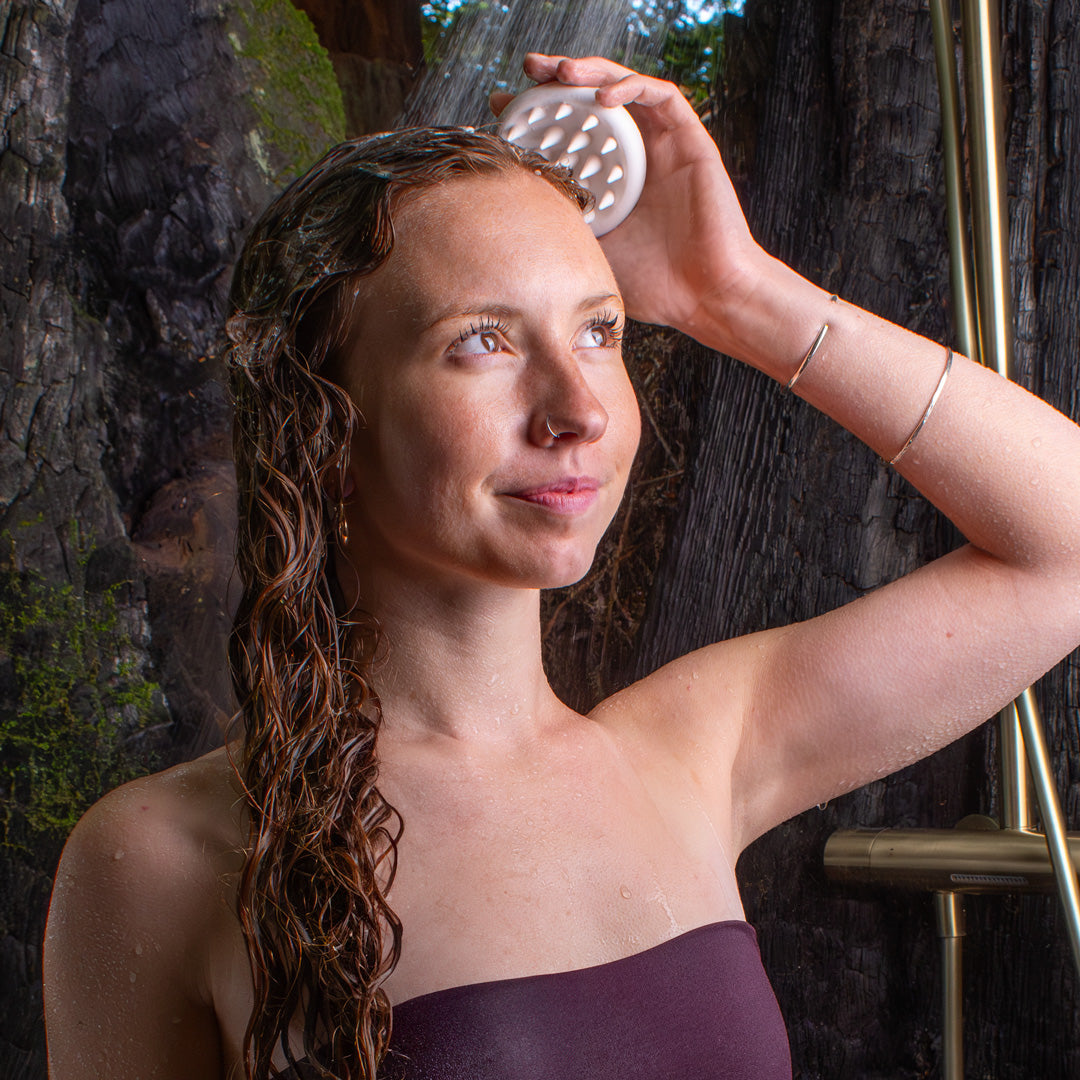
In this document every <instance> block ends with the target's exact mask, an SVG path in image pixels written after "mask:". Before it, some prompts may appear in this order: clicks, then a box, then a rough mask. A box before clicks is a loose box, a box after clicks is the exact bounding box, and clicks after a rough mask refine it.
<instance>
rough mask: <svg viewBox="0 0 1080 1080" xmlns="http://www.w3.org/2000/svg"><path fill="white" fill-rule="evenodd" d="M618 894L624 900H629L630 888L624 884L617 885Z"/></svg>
mask: <svg viewBox="0 0 1080 1080" xmlns="http://www.w3.org/2000/svg"><path fill="white" fill-rule="evenodd" d="M619 895H620V896H621V897H622V898H623V899H624V900H629V899H630V890H629V889H628V888H627V887H626V886H625V885H620V886H619Z"/></svg>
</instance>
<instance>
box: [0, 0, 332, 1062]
mask: <svg viewBox="0 0 1080 1080" xmlns="http://www.w3.org/2000/svg"><path fill="white" fill-rule="evenodd" d="M282 42H285V44H286V46H287V47H286V48H284V49H283V48H282ZM268 100H269V101H272V102H273V109H272V111H271V110H270V109H269V108H268V107H267V105H266V102H267V101H268ZM0 118H2V121H0V122H2V125H3V127H2V131H3V139H2V141H0V253H2V256H0V257H2V260H3V288H2V289H0V319H2V328H3V334H2V338H0V378H2V380H3V382H2V389H0V402H2V404H0V423H2V426H3V436H4V437H3V439H0V842H2V845H3V846H2V848H0V851H2V855H3V857H2V859H0V1018H2V1020H0V1075H3V1076H5V1077H12V1078H28V1080H29V1078H34V1080H37V1078H43V1077H44V1076H45V1057H44V1039H43V1031H42V1021H41V991H40V981H41V962H40V949H41V937H42V931H43V928H44V923H45V913H46V906H47V901H48V896H49V890H50V886H51V879H52V875H53V871H54V869H55V865H56V859H57V857H58V854H59V850H60V845H61V844H62V841H63V838H64V835H65V833H66V829H67V828H70V825H71V824H72V823H73V821H74V820H75V819H76V818H77V817H78V816H79V814H80V813H81V811H82V810H84V809H85V808H86V806H87V805H89V803H90V802H92V801H93V800H94V799H96V798H97V797H98V796H99V795H101V794H102V793H103V792H104V790H106V789H107V788H108V787H111V786H114V785H115V784H116V783H119V782H120V781H122V780H124V779H127V778H128V777H129V776H130V775H133V774H134V773H136V772H140V771H143V772H144V771H146V770H147V769H150V768H155V767H156V768H161V767H164V766H166V765H169V764H172V763H173V762H175V761H176V760H183V759H186V758H189V757H192V756H195V755H196V754H198V753H201V752H203V751H204V750H206V749H209V748H210V747H211V746H213V745H216V744H218V743H219V742H220V741H221V724H222V722H223V721H224V720H225V719H226V718H227V717H228V715H229V713H230V711H231V704H230V701H231V691H230V688H229V682H228V678H227V673H226V667H225V655H224V649H225V639H226V634H227V631H228V626H229V622H230V619H229V614H228V610H227V607H228V604H227V598H226V592H227V589H226V585H227V581H228V578H229V575H230V573H231V569H232V547H233V532H234V517H235V497H234V483H233V479H232V465H231V453H230V445H229V443H230V437H229V428H230V410H229V407H228V402H227V398H226V393H225V389H224V383H223V380H222V374H223V369H222V365H221V362H220V360H219V359H218V355H219V352H220V345H221V323H222V316H223V311H224V297H225V294H226V290H227V287H228V276H229V272H230V267H231V264H232V261H233V259H234V257H235V254H236V250H237V247H238V244H239V242H240V240H241V239H242V237H243V234H244V231H245V229H246V227H247V225H248V223H249V222H250V220H251V219H252V217H253V215H254V214H255V213H256V212H257V211H258V210H260V209H261V208H262V206H263V205H264V204H265V203H266V202H267V201H268V200H269V198H270V197H271V195H272V194H273V192H274V191H275V190H276V188H277V186H278V185H279V184H280V183H281V181H282V180H284V179H287V178H289V177H290V176H291V175H293V174H295V173H296V172H298V171H300V170H301V169H302V168H303V167H305V166H306V165H307V164H309V163H310V162H311V161H312V160H314V158H315V157H316V156H317V155H318V154H319V153H321V152H322V150H323V149H324V148H325V147H326V146H327V145H328V144H329V143H331V142H333V141H336V140H337V139H338V138H340V137H341V135H342V134H343V123H342V119H343V118H342V110H341V100H340V94H339V91H338V89H337V86H336V83H335V80H334V77H333V72H332V69H331V67H330V64H329V62H328V60H327V58H326V56H325V53H323V52H322V50H321V49H320V48H319V45H318V42H317V40H316V38H315V34H314V31H313V29H312V27H311V25H310V23H309V22H308V20H307V19H306V17H305V16H303V15H302V14H301V13H299V12H298V11H297V10H296V9H295V8H293V7H292V6H291V5H290V4H289V3H288V2H287V0H228V2H226V3H218V2H216V0H215V2H213V3H210V2H203V0H186V2H185V0H176V2H167V3H161V4H150V3H145V2H144V0H109V2H107V3H106V2H103V0H81V2H75V0H49V2H40V0H8V2H7V3H5V4H3V5H0Z"/></svg>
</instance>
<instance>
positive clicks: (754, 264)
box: [492, 53, 765, 336]
mask: <svg viewBox="0 0 1080 1080" xmlns="http://www.w3.org/2000/svg"><path fill="white" fill-rule="evenodd" d="M525 73H526V74H527V75H528V76H529V78H531V79H534V80H535V81H536V82H541V83H543V82H551V81H553V80H558V81H559V82H562V83H565V84H566V85H568V86H597V87H599V88H600V89H599V90H598V91H597V95H596V97H597V101H598V102H599V104H601V105H606V106H614V105H625V106H626V107H627V108H628V110H629V112H630V114H631V116H633V118H634V120H635V122H636V123H637V125H638V127H639V128H640V130H641V134H642V138H643V139H644V141H645V150H646V154H647V160H648V164H647V172H646V177H645V187H644V190H643V191H642V193H641V198H640V199H639V201H638V204H637V206H636V207H635V208H634V210H633V212H632V213H631V214H630V216H629V217H628V218H627V219H626V220H625V221H624V222H623V223H622V224H621V225H619V226H618V228H616V229H614V230H612V231H611V232H610V233H608V234H607V235H606V236H604V237H602V238H601V241H600V244H601V246H602V247H603V249H604V253H605V254H606V255H607V257H608V260H609V261H610V263H611V266H612V269H613V270H614V271H615V276H616V278H617V280H618V282H619V288H620V289H621V290H622V293H623V299H624V300H625V302H626V309H627V314H629V315H630V316H631V317H632V318H634V319H638V320H640V321H642V322H651V323H661V324H664V325H668V326H674V327H677V328H678V329H680V330H682V331H684V332H685V333H688V334H691V335H693V336H697V335H695V334H694V330H695V326H697V325H698V324H699V323H700V322H701V318H702V316H701V310H702V308H703V305H705V304H707V303H711V304H712V306H713V307H714V309H715V308H716V307H717V306H726V302H727V301H729V300H730V301H732V302H738V301H739V299H740V298H741V297H744V296H746V295H747V294H748V292H750V291H752V290H753V289H754V288H755V287H756V281H757V276H758V270H757V268H758V266H759V264H760V260H762V259H763V258H765V256H764V253H763V252H762V251H761V249H760V248H759V247H758V246H757V244H756V243H755V242H754V239H753V237H752V236H751V235H750V230H749V228H748V227H747V225H746V219H745V218H744V217H743V214H742V210H741V208H740V207H739V202H738V199H737V198H736V197H735V191H734V189H733V188H732V186H731V181H730V180H729V179H728V175H727V172H726V170H725V169H724V164H723V162H722V161H721V160H720V153H719V151H718V150H717V148H716V144H715V143H714V142H713V140H712V139H711V138H710V136H709V133H708V132H707V131H706V130H705V128H704V127H703V126H702V123H701V121H700V120H699V119H698V117H697V114H696V113H695V112H694V110H693V108H692V107H691V106H690V104H689V102H687V100H686V99H685V98H684V97H683V96H682V94H681V92H680V91H679V88H678V87H677V86H675V85H674V84H672V83H669V82H663V81H661V80H659V79H651V78H648V77H647V76H645V75H639V74H637V73H636V72H633V71H631V70H630V69H629V68H625V67H621V66H620V65H618V64H615V63H612V62H611V61H610V60H605V59H603V58H602V57H587V58H583V59H579V60H575V59H568V58H566V57H562V56H545V55H542V54H540V53H529V54H528V56H527V57H526V58H525ZM509 100H510V95H501V94H500V95H496V96H494V97H493V99H492V108H493V109H495V110H496V111H501V109H502V108H503V107H504V106H505V104H506V102H507V101H509ZM716 301H720V303H719V305H717V304H716ZM710 321H712V322H713V323H715V310H714V317H713V319H712V320H710Z"/></svg>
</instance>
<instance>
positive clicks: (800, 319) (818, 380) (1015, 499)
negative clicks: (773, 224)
mask: <svg viewBox="0 0 1080 1080" xmlns="http://www.w3.org/2000/svg"><path fill="white" fill-rule="evenodd" d="M826 322H827V323H828V324H829V330H828V333H827V334H826V335H825V338H824V339H823V341H822V343H821V346H820V348H819V349H818V351H817V353H816V354H815V355H814V357H813V359H812V360H811V362H810V363H809V364H808V365H807V366H806V368H805V369H804V371H803V373H802V375H801V376H800V378H799V380H798V383H797V386H796V388H795V392H796V393H797V394H798V395H799V396H800V397H803V398H804V399H805V400H806V401H808V402H809V403H810V404H812V405H814V406H815V407H816V408H818V409H820V410H821V411H822V412H824V413H826V414H828V415H829V416H831V417H832V418H833V419H834V420H836V421H837V422H838V423H840V424H842V425H843V426H844V427H846V428H847V429H848V430H849V431H851V432H852V433H853V434H855V435H856V436H858V437H859V438H860V439H862V441H863V442H865V443H866V444H867V445H868V446H870V447H871V449H873V450H874V451H875V452H876V453H877V454H879V455H880V456H881V457H882V458H883V459H885V460H889V459H891V458H892V457H893V456H894V455H895V454H896V453H897V452H898V451H899V450H900V449H901V448H902V447H903V446H904V444H905V442H906V440H907V439H908V436H909V435H910V434H911V433H912V431H913V430H914V428H915V426H916V425H917V424H918V423H919V420H920V419H921V417H922V416H923V414H924V412H925V410H926V408H927V405H928V404H929V402H930V399H931V396H932V395H933V394H934V391H935V388H936V387H937V385H938V383H939V381H940V380H941V376H942V373H943V371H944V367H945V362H946V350H945V348H944V347H943V346H942V345H939V344H937V343H935V342H932V341H929V340H927V339H926V338H922V337H919V336H918V335H916V334H912V333H910V332H909V331H907V330H904V329H902V328H901V327H898V326H895V325H894V324H892V323H889V322H887V321H886V320H884V319H880V318H878V317H876V316H874V315H871V314H870V313H869V312H866V311H863V310H861V309H859V308H856V307H853V306H852V305H850V304H847V303H844V302H843V301H842V300H840V301H838V302H834V301H831V300H830V298H829V295H828V294H827V293H826V292H824V291H823V290H822V289H819V288H817V287H816V286H814V285H812V284H811V283H810V282H808V281H806V280H805V279H804V278H802V277H800V276H799V275H798V274H796V273H795V272H794V271H793V270H791V269H789V268H788V267H786V266H784V265H783V263H780V262H779V261H777V260H774V259H769V258H767V257H766V259H765V260H764V261H763V264H762V265H761V266H760V268H759V270H758V272H757V273H756V274H755V276H754V278H753V286H752V287H749V288H748V289H747V290H746V291H745V294H744V295H742V296H740V297H739V299H738V301H737V302H735V301H734V298H732V297H726V298H722V299H721V300H718V301H717V302H716V303H715V304H712V305H708V304H706V305H703V306H702V308H701V309H699V313H698V316H697V318H696V320H695V323H694V325H693V326H692V327H688V328H687V330H688V332H690V333H692V334H693V336H694V337H696V338H697V339H698V340H699V341H701V342H702V343H703V344H705V345H708V346H710V347H713V348H718V349H721V350H722V351H724V352H727V353H728V354H729V355H733V356H735V357H737V358H738V359H740V360H743V361H745V362H746V363H749V364H751V365H752V366H754V367H756V368H758V369H760V370H761V371H763V372H765V373H766V374H768V375H770V376H771V377H772V378H774V379H777V380H779V381H781V382H783V383H787V382H788V380H789V379H790V378H791V377H792V375H794V373H795V371H796V369H797V368H798V366H799V363H800V361H801V360H802V358H803V357H804V356H805V354H806V352H807V350H808V349H809V348H810V346H811V344H812V343H813V341H814V340H815V338H816V336H817V334H818V332H819V330H820V328H821V326H822V324H823V323H826ZM896 468H897V469H898V470H899V471H900V472H901V473H902V474H903V475H904V476H905V477H907V479H909V480H910V481H911V482H912V483H913V484H914V485H915V486H916V487H917V488H918V489H919V490H920V491H921V492H922V493H923V494H924V495H925V496H926V497H927V498H928V499H929V500H930V501H931V502H932V503H933V504H934V505H935V506H937V507H938V508H939V509H940V510H941V511H942V512H944V513H945V514H947V515H948V516H949V518H950V519H951V520H952V521H953V522H954V523H955V524H956V526H957V527H958V528H959V529H960V530H961V531H962V532H963V533H964V535H965V536H966V537H967V539H968V540H970V541H971V542H972V543H973V544H975V545H976V546H977V547H979V548H981V549H983V550H984V551H986V552H988V553H989V554H992V555H994V556H996V557H997V558H1000V559H1002V560H1003V561H1006V562H1009V563H1012V564H1016V565H1018V566H1024V567H1033V566H1038V567H1040V568H1049V567H1053V568H1054V572H1055V574H1062V575H1063V576H1066V577H1069V576H1070V575H1071V579H1072V581H1073V582H1074V583H1075V589H1074V591H1075V593H1076V594H1077V595H1080V428H1078V427H1077V426H1076V425H1075V424H1074V423H1072V422H1071V421H1070V420H1069V419H1068V418H1067V417H1065V416H1063V415H1062V414H1061V413H1059V412H1058V411H1057V410H1055V409H1054V408H1052V407H1051V406H1049V405H1047V404H1046V403H1045V402H1044V401H1041V400H1040V399H1039V398H1036V397H1034V396H1033V395H1031V394H1029V393H1027V392H1026V391H1025V390H1023V389H1021V388H1020V387H1019V386H1016V385H1015V384H1013V383H1010V382H1009V381H1008V380H1006V379H1002V378H1001V377H1000V376H998V375H997V374H995V373H993V372H991V371H988V370H987V369H985V368H982V367H980V366H979V365H978V364H977V363H974V362H972V361H969V360H967V359H965V358H964V357H961V356H956V357H955V359H954V361H953V364H952V368H951V371H950V373H949V376H948V379H947V381H946V383H945V385H944V387H943V389H942V393H941V395H940V398H939V400H938V401H937V404H936V405H935V407H934V409H933V412H932V413H931V415H930V416H929V418H928V419H927V421H926V424H925V426H924V427H923V429H922V430H921V431H920V433H919V434H918V436H917V438H916V439H915V440H914V442H912V444H911V446H910V448H909V449H908V450H907V452H906V453H905V454H904V456H903V457H902V459H901V460H900V461H899V462H898V464H897V465H896ZM1074 598H1075V597H1074Z"/></svg>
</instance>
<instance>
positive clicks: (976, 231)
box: [825, 0, 1080, 1080]
mask: <svg viewBox="0 0 1080 1080" xmlns="http://www.w3.org/2000/svg"><path fill="white" fill-rule="evenodd" d="M929 4H930V15H931V21H932V24H933V30H934V50H935V57H936V60H937V68H938V83H939V89H940V96H941V108H942V148H943V156H944V166H945V187H946V209H947V220H948V230H949V249H950V282H951V285H952V294H953V302H954V318H955V324H956V336H957V344H958V345H959V347H960V350H961V351H962V352H964V353H965V354H966V355H968V356H970V357H972V358H974V359H977V360H979V362H981V363H982V364H984V365H986V366H987V367H991V368H993V369H994V370H996V371H997V372H998V373H999V374H1000V375H1002V376H1004V377H1006V378H1009V377H1011V374H1012V368H1013V363H1012V362H1013V314H1012V297H1011V289H1010V276H1009V252H1008V237H1009V228H1008V206H1007V191H1006V184H1005V175H1006V174H1005V151H1004V144H1003V141H1002V140H1003V132H1004V118H1003V112H1002V101H1003V96H1002V89H1001V65H1000V57H999V42H1000V38H1001V34H1000V26H999V19H998V10H997V5H996V3H992V2H990V0H961V12H962V19H961V25H962V31H963V57H964V71H965V78H964V83H965V88H966V92H967V93H966V104H967V119H968V148H969V152H970V176H971V234H972V246H973V247H974V267H972V260H971V255H970V248H969V244H968V240H967V234H968V213H967V208H966V206H965V199H964V182H963V178H964V161H963V151H962V136H961V124H960V96H959V92H958V80H957V72H956V63H955V46H954V42H953V26H952V18H951V14H950V11H949V0H929ZM999 723H1000V733H1001V737H1000V744H1001V804H1002V805H1001V818H1002V821H1001V826H1003V827H1000V826H999V825H998V823H997V822H995V821H993V819H987V818H978V817H973V818H966V819H964V821H962V822H961V823H960V825H959V826H958V828H957V829H955V830H944V829H878V830H861V829H860V830H840V831H838V832H836V833H833V835H832V836H831V837H830V838H829V840H828V842H827V844H826V846H825V866H826V871H827V873H828V874H829V876H830V877H833V878H836V879H840V880H844V881H847V882H861V883H864V884H878V885H885V886H890V887H895V888H909V889H923V890H929V891H932V892H933V893H934V907H935V913H936V919H937V932H938V937H939V938H940V940H941V955H942V972H943V998H942V1004H943V1040H942V1075H943V1077H944V1080H963V1070H964V1066H963V1042H962V1018H961V997H962V995H961V970H960V969H961V957H960V951H961V942H962V939H963V936H964V912H963V906H962V900H961V897H962V894H963V893H966V892H982V893H985V892H1010V893H1019V892H1050V891H1053V890H1054V889H1055V888H1056V890H1057V892H1058V894H1059V896H1060V898H1061V902H1062V908H1063V911H1064V915H1065V922H1066V927H1067V930H1068V935H1069V943H1070V946H1071V948H1072V954H1073V960H1074V963H1075V964H1076V967H1077V970H1078V971H1080V888H1078V885H1077V877H1076V864H1077V863H1078V862H1080V834H1074V835H1069V834H1067V833H1066V832H1065V824H1064V819H1063V816H1062V813H1061V806H1060V803H1059V800H1058V795H1057V790H1056V787H1055V784H1054V778H1053V772H1052V769H1051V765H1050V757H1049V753H1048V750H1047V746H1046V737H1045V733H1044V730H1043V724H1042V721H1041V719H1040V717H1039V712H1038V706H1037V704H1036V702H1035V696H1034V694H1033V693H1032V690H1031V688H1030V687H1029V688H1028V689H1027V690H1025V691H1024V692H1023V694H1021V695H1020V696H1019V697H1018V698H1017V699H1016V700H1015V701H1014V702H1013V703H1012V704H1010V705H1009V706H1008V707H1007V708H1005V709H1003V710H1002V712H1001V714H1000V716H999ZM1032 789H1034V791H1032ZM1033 794H1034V795H1035V796H1036V797H1037V801H1038V808H1039V811H1040V814H1041V818H1042V827H1043V829H1044V833H1038V832H1036V831H1035V828H1034V825H1035V814H1034V805H1033V802H1034V800H1033V798H1032V795H1033Z"/></svg>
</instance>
